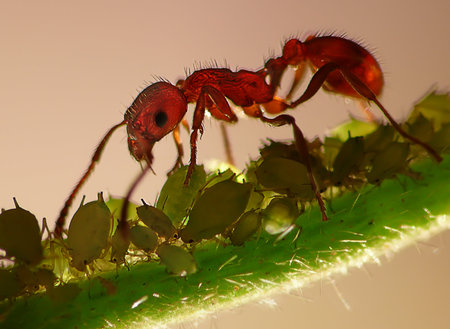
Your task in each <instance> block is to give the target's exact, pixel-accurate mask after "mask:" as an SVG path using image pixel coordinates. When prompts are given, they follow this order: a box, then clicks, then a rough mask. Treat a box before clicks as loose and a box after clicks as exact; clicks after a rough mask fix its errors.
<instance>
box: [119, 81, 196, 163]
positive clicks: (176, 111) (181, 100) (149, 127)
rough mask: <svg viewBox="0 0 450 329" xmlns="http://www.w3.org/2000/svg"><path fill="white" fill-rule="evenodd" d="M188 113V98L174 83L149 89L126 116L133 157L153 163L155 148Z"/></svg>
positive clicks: (129, 145)
mask: <svg viewBox="0 0 450 329" xmlns="http://www.w3.org/2000/svg"><path fill="white" fill-rule="evenodd" d="M186 111H187V101H186V97H185V96H184V94H183V93H182V92H181V90H180V89H178V88H177V87H175V86H173V85H171V84H170V83H168V82H156V83H154V84H152V85H150V86H149V87H147V88H145V89H144V90H143V91H142V92H141V93H140V94H139V95H138V97H136V99H135V100H134V102H133V104H131V106H130V107H129V108H128V110H127V112H126V113H125V121H126V122H127V132H128V148H129V150H130V153H131V155H133V157H134V158H135V159H136V160H138V161H141V160H146V161H148V163H151V161H152V158H153V157H152V148H153V145H154V144H155V143H156V142H157V141H159V140H160V139H161V138H163V137H164V136H166V135H167V134H168V133H170V132H171V131H172V130H173V129H175V127H176V126H177V125H178V124H179V123H180V121H181V120H182V119H183V117H184V115H185V113H186Z"/></svg>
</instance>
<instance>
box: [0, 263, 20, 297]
mask: <svg viewBox="0 0 450 329" xmlns="http://www.w3.org/2000/svg"><path fill="white" fill-rule="evenodd" d="M23 288H24V284H23V283H22V282H21V281H20V280H19V278H18V276H17V274H16V273H15V272H14V271H12V270H11V269H3V268H0V302H1V301H3V300H4V299H6V298H8V299H12V298H14V297H17V296H19V295H20V293H21V291H22V290H23Z"/></svg>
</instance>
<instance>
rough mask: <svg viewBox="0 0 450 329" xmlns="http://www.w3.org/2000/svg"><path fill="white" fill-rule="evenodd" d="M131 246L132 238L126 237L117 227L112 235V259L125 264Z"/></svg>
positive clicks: (114, 261)
mask: <svg viewBox="0 0 450 329" xmlns="http://www.w3.org/2000/svg"><path fill="white" fill-rule="evenodd" d="M129 246H130V240H129V239H125V238H124V237H123V235H122V233H121V232H120V230H117V229H116V231H115V232H114V234H113V236H112V237H111V261H112V262H113V263H116V264H117V265H119V264H124V263H125V256H126V254H127V252H128V247H129Z"/></svg>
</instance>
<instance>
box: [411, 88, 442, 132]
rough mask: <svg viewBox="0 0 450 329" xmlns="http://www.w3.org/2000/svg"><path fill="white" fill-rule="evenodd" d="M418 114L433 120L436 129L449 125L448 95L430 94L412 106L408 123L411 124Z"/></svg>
mask: <svg viewBox="0 0 450 329" xmlns="http://www.w3.org/2000/svg"><path fill="white" fill-rule="evenodd" d="M419 114H421V115H423V116H424V117H425V118H427V119H430V120H433V123H434V125H435V128H436V129H440V128H441V127H442V125H444V124H446V123H450V94H449V93H442V94H438V93H436V92H432V93H430V94H429V95H427V96H425V97H424V98H423V99H422V100H421V101H420V102H418V103H417V104H416V105H415V106H414V110H413V111H412V112H411V114H410V116H409V118H408V121H409V122H412V121H414V120H415V118H416V117H417V116H419Z"/></svg>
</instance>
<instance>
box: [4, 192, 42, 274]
mask: <svg viewBox="0 0 450 329" xmlns="http://www.w3.org/2000/svg"><path fill="white" fill-rule="evenodd" d="M14 204H15V206H16V208H15V209H9V210H5V211H2V213H1V214H0V249H3V250H4V251H5V252H6V257H8V258H10V257H15V259H16V261H17V262H23V263H25V264H27V265H37V264H38V263H39V262H40V261H41V260H42V255H43V252H42V245H41V232H40V229H39V224H38V221H37V219H36V217H35V216H34V215H33V214H32V213H30V212H29V211H27V210H25V209H22V208H20V206H19V204H18V203H17V201H16V199H15V198H14Z"/></svg>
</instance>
